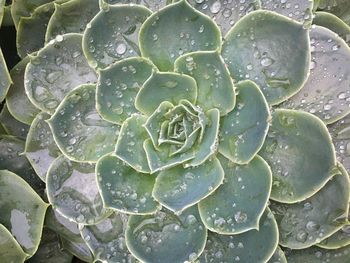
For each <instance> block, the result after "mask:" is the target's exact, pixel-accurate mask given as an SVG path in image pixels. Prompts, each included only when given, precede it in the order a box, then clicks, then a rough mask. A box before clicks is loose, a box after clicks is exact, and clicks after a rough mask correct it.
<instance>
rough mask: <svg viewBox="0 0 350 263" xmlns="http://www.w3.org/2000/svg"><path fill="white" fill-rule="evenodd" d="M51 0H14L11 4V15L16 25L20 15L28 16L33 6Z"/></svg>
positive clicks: (33, 8)
mask: <svg viewBox="0 0 350 263" xmlns="http://www.w3.org/2000/svg"><path fill="white" fill-rule="evenodd" d="M52 1H53V0H15V1H13V3H12V4H11V15H12V19H13V22H14V24H15V26H16V28H17V27H18V23H19V20H20V19H21V17H28V16H30V15H31V14H32V13H33V12H34V10H35V8H37V7H39V6H41V5H43V4H46V3H49V2H52Z"/></svg>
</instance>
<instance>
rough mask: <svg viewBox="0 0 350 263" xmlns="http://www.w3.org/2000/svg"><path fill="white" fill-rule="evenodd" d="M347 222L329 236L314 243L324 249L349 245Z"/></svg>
mask: <svg viewBox="0 0 350 263" xmlns="http://www.w3.org/2000/svg"><path fill="white" fill-rule="evenodd" d="M349 229H350V227H349V224H348V225H346V226H344V227H342V228H341V229H340V230H338V231H337V232H335V233H334V234H333V235H331V236H330V237H328V238H326V239H325V240H323V241H322V242H321V243H319V244H316V245H317V246H318V247H321V248H325V249H338V248H341V247H345V246H348V245H350V234H349Z"/></svg>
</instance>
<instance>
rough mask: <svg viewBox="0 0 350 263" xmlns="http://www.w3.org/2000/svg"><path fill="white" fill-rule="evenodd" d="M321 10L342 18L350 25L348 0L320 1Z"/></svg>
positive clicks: (318, 5)
mask: <svg viewBox="0 0 350 263" xmlns="http://www.w3.org/2000/svg"><path fill="white" fill-rule="evenodd" d="M317 7H318V9H319V10H324V11H327V12H330V13H332V14H335V15H336V16H337V17H340V18H341V19H342V20H343V21H344V22H345V23H347V24H348V25H350V13H349V8H350V2H349V1H347V0H319V3H318V4H317Z"/></svg>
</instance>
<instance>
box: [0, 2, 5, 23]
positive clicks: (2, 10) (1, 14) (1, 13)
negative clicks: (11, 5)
mask: <svg viewBox="0 0 350 263" xmlns="http://www.w3.org/2000/svg"><path fill="white" fill-rule="evenodd" d="M5 3H6V0H0V26H1V23H2V19H3V17H4V13H5Z"/></svg>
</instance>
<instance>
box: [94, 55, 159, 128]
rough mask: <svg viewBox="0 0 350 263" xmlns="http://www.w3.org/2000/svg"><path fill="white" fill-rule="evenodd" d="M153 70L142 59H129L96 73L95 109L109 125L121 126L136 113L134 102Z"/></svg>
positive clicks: (152, 66)
mask: <svg viewBox="0 0 350 263" xmlns="http://www.w3.org/2000/svg"><path fill="white" fill-rule="evenodd" d="M152 70H157V69H156V67H155V66H154V65H153V64H152V63H151V62H150V61H149V60H146V59H144V58H128V59H124V60H122V61H120V62H117V63H115V64H113V65H111V66H109V67H107V68H106V69H103V70H100V71H99V79H98V83H97V90H96V92H97V95H96V99H97V105H96V107H97V110H98V112H99V113H100V114H101V116H102V117H103V118H104V119H105V120H107V121H110V122H114V123H119V124H122V123H123V121H125V120H126V118H128V117H130V116H131V114H133V113H137V112H138V111H137V110H136V108H135V106H134V103H135V98H136V95H137V93H138V92H139V90H140V88H141V87H142V85H143V83H144V82H145V81H146V80H147V79H148V78H149V77H150V76H151V74H152Z"/></svg>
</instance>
